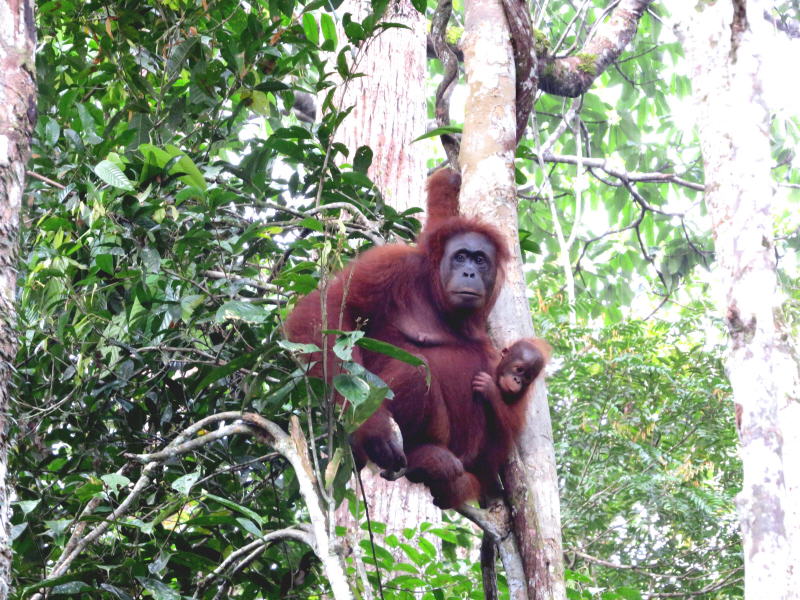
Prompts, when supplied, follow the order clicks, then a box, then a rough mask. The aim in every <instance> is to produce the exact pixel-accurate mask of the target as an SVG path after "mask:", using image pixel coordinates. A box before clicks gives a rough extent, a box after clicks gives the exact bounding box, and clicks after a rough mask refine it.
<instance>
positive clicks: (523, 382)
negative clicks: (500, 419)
mask: <svg viewBox="0 0 800 600" xmlns="http://www.w3.org/2000/svg"><path fill="white" fill-rule="evenodd" d="M501 355H502V358H501V359H500V363H499V364H498V365H497V369H496V370H495V376H494V377H492V376H491V375H489V374H488V373H486V372H485V371H481V372H480V373H478V374H477V375H475V377H474V378H473V379H472V389H473V390H474V391H476V392H478V393H480V394H483V395H484V397H486V399H487V400H489V401H490V402H491V403H492V404H493V405H494V404H496V403H498V402H500V399H501V398H502V399H503V401H504V402H505V403H506V404H514V403H515V402H517V401H519V400H520V399H521V398H522V397H523V396H524V395H525V392H527V391H528V387H530V385H531V383H533V381H534V380H535V379H536V378H537V377H538V376H539V373H541V372H542V369H544V366H545V365H546V364H547V360H548V359H549V358H550V345H549V344H548V343H547V342H545V341H544V340H540V339H535V338H534V339H522V340H517V341H516V342H514V343H513V344H512V345H511V346H509V347H508V348H503V350H502V352H501Z"/></svg>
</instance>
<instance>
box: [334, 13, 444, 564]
mask: <svg viewBox="0 0 800 600" xmlns="http://www.w3.org/2000/svg"><path fill="white" fill-rule="evenodd" d="M371 10H372V4H371V3H370V2H369V1H368V0H347V1H346V2H345V3H344V4H343V5H342V6H341V7H340V8H339V12H340V13H341V14H344V13H345V12H350V13H351V14H352V15H353V19H354V20H356V21H361V20H363V19H364V18H365V17H366V16H367V15H368V14H369V12H370V11H371ZM384 20H385V21H389V22H393V23H402V24H404V25H405V26H406V27H408V29H389V30H387V31H385V32H383V33H381V34H380V35H379V36H378V38H377V39H374V40H372V41H370V42H369V44H370V45H369V47H368V48H367V49H366V52H365V54H364V56H363V57H361V58H360V60H359V61H358V64H357V65H355V66H354V67H353V70H354V71H357V72H359V73H364V74H365V75H366V76H365V77H361V78H358V79H356V80H354V81H352V82H350V83H349V84H348V88H347V90H346V91H345V94H344V98H343V100H344V102H343V104H342V106H344V107H347V106H350V105H355V106H354V108H353V111H352V112H351V113H350V115H349V116H348V117H347V118H346V119H345V121H344V123H343V125H342V127H341V128H340V130H339V132H338V133H337V137H338V139H339V140H340V141H342V142H343V143H344V144H345V145H347V147H348V148H349V149H350V151H351V153H352V152H353V151H355V149H356V148H358V147H359V146H363V145H368V146H370V148H372V152H373V160H372V166H371V167H370V170H369V175H370V177H371V178H372V180H373V181H374V182H375V183H376V184H377V186H378V188H379V189H380V191H381V193H382V194H383V197H384V198H385V200H386V202H387V204H389V205H391V206H392V207H394V208H395V209H396V210H398V211H404V210H408V209H409V208H413V207H420V206H422V205H423V204H424V203H423V198H424V197H425V193H424V187H425V178H426V172H425V152H424V151H423V150H422V149H421V148H420V147H419V146H420V145H421V143H419V142H418V143H417V144H415V145H414V146H412V141H413V140H414V139H415V138H416V137H419V136H420V135H422V134H423V133H425V128H426V123H427V105H426V90H425V76H426V70H427V54H426V33H425V29H426V21H425V17H424V15H422V14H420V13H419V12H418V11H417V10H416V9H415V8H414V7H413V6H412V5H411V2H409V0H401V1H399V2H396V3H390V5H389V8H388V9H387V12H386V14H385V16H384ZM341 35H342V36H343V35H344V34H341ZM389 57H391V60H390V59H389ZM361 479H362V482H363V484H364V495H365V496H366V499H367V506H368V508H369V515H370V518H371V519H373V520H375V521H379V522H381V523H384V524H386V534H392V533H393V534H395V535H397V536H398V537H401V538H402V531H403V530H404V529H406V528H413V529H415V528H417V527H419V525H420V523H423V522H429V523H433V524H439V523H441V521H442V514H441V511H440V510H439V509H438V508H436V507H435V506H434V505H433V503H432V501H431V496H430V493H429V492H428V489H427V488H426V487H425V486H424V485H422V484H412V483H411V482H409V481H408V480H407V479H405V478H404V477H403V478H400V479H398V480H397V481H387V480H385V479H383V478H382V477H380V476H379V475H378V473H376V472H373V471H371V470H369V469H364V470H363V471H362V472H361ZM359 495H360V494H359ZM359 500H361V498H359ZM337 523H338V524H340V525H345V526H347V527H348V528H352V525H353V520H352V517H351V515H350V513H349V511H348V510H347V506H346V504H343V505H342V506H341V507H340V508H339V510H338V511H337ZM437 543H438V542H437ZM403 556H404V555H403V554H402V550H397V552H396V553H395V559H398V560H399V559H401V558H402V557H403Z"/></svg>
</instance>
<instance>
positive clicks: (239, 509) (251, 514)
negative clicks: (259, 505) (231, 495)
mask: <svg viewBox="0 0 800 600" xmlns="http://www.w3.org/2000/svg"><path fill="white" fill-rule="evenodd" d="M205 497H206V498H208V499H210V500H214V501H215V502H218V503H219V504H221V505H222V506H225V507H227V508H230V509H231V510H235V511H237V512H240V513H242V514H243V515H244V516H245V517H247V518H248V519H251V520H252V521H254V522H255V523H258V525H259V526H261V525H263V524H264V519H262V518H261V517H260V516H259V515H258V513H257V512H255V511H253V510H251V509H249V508H247V507H246V506H242V505H241V504H236V503H235V502H232V501H231V500H228V499H227V498H222V497H221V496H215V495H214V494H206V495H205Z"/></svg>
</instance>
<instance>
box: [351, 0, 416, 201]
mask: <svg viewBox="0 0 800 600" xmlns="http://www.w3.org/2000/svg"><path fill="white" fill-rule="evenodd" d="M371 10H372V3H371V2H369V1H368V0H346V2H345V3H344V4H343V5H342V6H341V7H340V8H339V11H338V12H339V13H340V14H345V13H347V12H349V13H351V14H352V15H353V20H355V21H359V22H360V21H362V20H363V19H364V18H365V17H366V16H367V15H368V14H369V13H370V11H371ZM383 20H384V21H388V22H390V23H401V24H403V25H405V26H406V27H408V28H409V29H398V28H394V29H387V30H386V31H383V32H382V33H380V34H379V35H378V36H377V37H376V38H374V39H372V40H369V42H368V47H367V50H366V52H365V53H363V54H362V56H361V58H360V60H359V61H358V64H356V65H354V66H352V70H353V71H356V72H358V73H364V74H365V75H366V77H361V78H357V79H355V80H354V81H351V82H350V83H349V84H348V86H347V90H346V91H345V94H344V104H343V106H345V107H346V106H351V105H354V108H353V111H352V112H351V113H350V115H349V116H348V117H347V119H346V120H345V122H344V125H343V127H341V128H340V129H339V132H338V134H337V138H338V139H339V140H340V141H342V142H343V143H344V144H345V145H346V146H347V147H348V148H349V149H350V152H351V155H352V152H354V151H355V150H356V148H358V147H359V146H364V145H367V146H369V147H370V148H372V152H373V160H372V166H371V167H370V169H369V176H370V178H372V181H374V182H375V183H376V184H377V186H378V189H380V190H381V192H382V193H383V195H384V198H385V199H386V202H387V204H390V205H391V206H392V207H394V208H395V209H396V210H398V211H400V212H402V211H404V210H407V209H409V208H415V207H419V206H424V202H423V198H424V197H425V194H424V193H423V192H424V186H425V178H426V173H425V152H424V151H423V150H422V148H421V145H422V144H421V143H420V142H418V143H416V144H414V145H413V146H412V145H411V142H412V140H414V139H415V138H417V137H419V136H421V135H422V134H423V133H425V129H426V123H427V115H428V110H427V105H426V94H425V75H426V72H427V62H426V60H427V57H426V50H425V43H426V42H425V37H426V36H425V29H426V25H427V22H426V20H425V16H424V15H422V14H420V13H419V12H418V11H417V10H416V9H415V8H414V7H413V6H412V5H411V2H410V1H409V0H400V1H398V2H390V3H389V7H388V8H387V10H386V14H385V15H384V18H383ZM340 38H341V39H344V34H343V33H342V34H341V35H340Z"/></svg>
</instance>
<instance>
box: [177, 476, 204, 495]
mask: <svg viewBox="0 0 800 600" xmlns="http://www.w3.org/2000/svg"><path fill="white" fill-rule="evenodd" d="M198 479H200V471H199V470H197V471H193V472H191V473H187V474H186V475H183V476H181V477H178V478H177V479H176V480H175V481H173V482H172V486H171V487H172V489H173V490H175V491H176V492H179V493H181V494H183V495H184V496H188V495H189V490H191V489H192V486H193V485H194V484H195V483H197V480H198Z"/></svg>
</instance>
